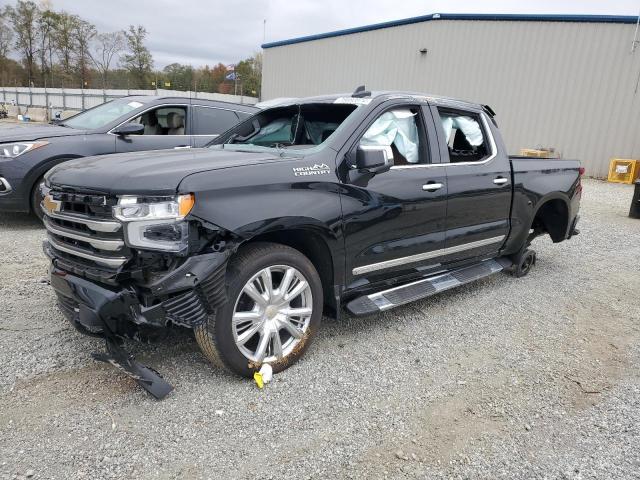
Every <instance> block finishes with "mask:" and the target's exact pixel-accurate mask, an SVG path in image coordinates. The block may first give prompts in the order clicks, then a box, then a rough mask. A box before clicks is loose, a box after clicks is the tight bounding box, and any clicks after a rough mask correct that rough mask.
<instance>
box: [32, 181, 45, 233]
mask: <svg viewBox="0 0 640 480" xmlns="http://www.w3.org/2000/svg"><path fill="white" fill-rule="evenodd" d="M43 182H44V176H42V177H40V178H38V180H36V183H35V184H34V185H33V188H32V189H31V199H30V201H31V212H32V213H33V214H34V215H35V216H36V217H37V218H38V220H40V221H41V222H43V221H44V213H43V212H42V209H41V208H40V203H41V202H42V193H41V190H40V185H42V183H43Z"/></svg>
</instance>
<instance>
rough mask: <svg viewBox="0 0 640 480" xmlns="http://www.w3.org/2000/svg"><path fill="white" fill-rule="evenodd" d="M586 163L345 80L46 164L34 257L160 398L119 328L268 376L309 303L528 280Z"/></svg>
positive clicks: (307, 320)
mask: <svg viewBox="0 0 640 480" xmlns="http://www.w3.org/2000/svg"><path fill="white" fill-rule="evenodd" d="M582 173H583V171H582V169H581V168H580V164H579V162H578V161H575V160H557V159H554V160H545V159H533V158H518V157H509V156H508V155H507V154H506V152H505V147H504V144H503V141H502V139H501V137H500V133H499V131H498V127H497V124H496V121H495V119H494V113H493V111H492V110H491V109H490V108H489V107H487V106H482V105H477V104H471V103H466V102H461V101H457V100H452V99H447V98H440V97H433V96H428V95H424V94H414V93H401V92H394V93H390V92H384V93H371V92H367V91H364V89H362V88H360V89H358V90H357V91H356V92H354V93H353V94H347V95H334V96H324V97H315V98H307V99H296V100H291V101H290V102H289V103H285V104H281V105H278V106H276V107H273V108H269V109H265V110H263V111H261V112H259V113H257V114H255V115H253V116H252V117H249V118H248V119H246V120H245V121H243V122H241V123H240V124H238V125H237V126H235V127H233V128H232V129H231V130H229V131H227V132H225V133H224V134H222V135H221V136H220V137H218V138H217V139H216V140H214V142H213V144H212V145H210V146H209V147H208V148H201V149H192V150H189V151H154V152H140V153H128V154H116V155H109V156H108V157H107V158H103V157H93V158H89V159H84V160H82V161H81V162H74V161H71V162H66V163H64V164H62V165H60V166H59V167H56V168H55V169H53V170H52V171H51V172H50V173H49V174H48V175H47V176H46V179H45V186H44V187H43V188H44V191H43V202H42V208H43V211H44V213H45V225H46V228H47V230H48V232H47V233H48V238H47V241H45V244H44V250H45V253H46V254H47V255H48V257H49V258H50V259H51V267H50V280H51V285H52V286H53V288H54V289H55V291H56V293H57V298H58V301H59V306H60V308H61V309H62V311H63V312H64V313H65V314H66V316H67V317H68V318H69V320H70V321H71V322H72V324H73V325H74V326H75V327H76V328H78V329H79V330H80V331H81V332H84V333H88V334H93V335H99V336H102V337H105V338H106V339H107V346H108V351H107V353H106V354H103V355H102V356H101V359H102V360H107V361H111V362H112V363H116V364H118V365H119V366H121V367H122V368H124V370H125V371H127V372H128V373H130V374H131V375H133V376H134V377H135V378H137V379H138V380H139V381H140V383H141V385H143V386H145V388H147V389H148V390H150V391H152V393H154V394H155V395H156V396H159V397H161V396H163V395H164V394H166V392H167V391H168V390H170V387H166V388H164V389H163V388H161V387H157V386H158V385H159V384H161V383H162V381H161V380H159V377H157V376H155V373H153V372H152V371H150V370H148V369H146V368H145V367H143V366H142V365H140V364H138V363H136V362H135V361H134V360H133V359H132V358H131V357H128V356H127V355H126V354H125V353H124V351H123V350H122V349H121V347H120V346H121V340H122V339H123V338H125V337H128V338H145V337H148V336H150V335H153V333H154V332H158V331H163V330H158V329H166V328H168V327H172V326H174V325H180V326H184V327H189V328H192V329H193V330H194V332H195V336H196V339H197V342H198V344H199V345H200V347H201V349H202V351H203V353H204V354H205V355H206V356H207V358H209V359H210V360H211V361H213V362H215V363H219V364H222V365H223V366H226V367H227V368H229V369H230V370H232V371H233V372H235V373H237V374H240V375H243V376H250V375H252V374H253V373H254V372H255V371H256V369H258V368H260V366H261V365H262V364H263V363H268V364H270V365H271V366H272V368H273V370H274V371H276V372H277V371H280V370H283V369H285V368H287V367H289V366H290V365H291V364H293V363H294V362H295V361H296V360H298V359H299V358H300V356H301V355H302V354H303V353H304V351H305V350H306V348H307V347H308V346H309V343H310V341H311V339H312V338H313V336H314V334H315V332H316V331H317V329H318V327H319V325H320V320H321V318H322V314H323V312H325V313H330V314H333V315H340V312H341V310H342V309H346V310H347V311H349V312H350V313H351V314H353V315H368V314H373V313H376V312H380V311H384V310H387V309H390V308H393V307H396V306H398V305H402V304H405V303H407V302H411V301H414V300H417V299H420V298H424V297H426V296H429V295H432V294H435V293H438V292H440V291H443V290H446V289H449V288H452V287H455V286H458V285H461V284H464V283H467V282H470V281H473V280H476V279H479V278H482V277H484V276H487V275H490V274H493V273H496V272H498V271H501V270H509V271H511V272H512V273H514V274H515V276H522V275H525V274H526V273H527V272H528V271H529V269H530V268H531V266H532V265H533V264H534V263H535V253H534V252H533V251H532V250H530V249H529V248H528V247H529V245H530V242H531V241H532V239H533V238H534V237H536V236H538V235H542V234H548V235H550V237H551V239H552V240H553V241H554V242H561V241H563V240H566V239H568V238H571V236H572V235H575V234H576V233H577V230H576V223H577V220H578V208H579V202H580V196H581V191H582V186H581V182H580V179H581V175H582ZM145 382H146V383H145ZM156 387H157V389H156V390H155V391H154V388H156Z"/></svg>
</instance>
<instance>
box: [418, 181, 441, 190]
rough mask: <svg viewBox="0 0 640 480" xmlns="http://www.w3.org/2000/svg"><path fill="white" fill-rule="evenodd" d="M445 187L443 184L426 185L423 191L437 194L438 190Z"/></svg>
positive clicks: (423, 186)
mask: <svg viewBox="0 0 640 480" xmlns="http://www.w3.org/2000/svg"><path fill="white" fill-rule="evenodd" d="M442 187H443V185H442V184H441V183H425V184H424V185H422V190H425V191H427V192H435V191H436V190H440V189H441V188H442Z"/></svg>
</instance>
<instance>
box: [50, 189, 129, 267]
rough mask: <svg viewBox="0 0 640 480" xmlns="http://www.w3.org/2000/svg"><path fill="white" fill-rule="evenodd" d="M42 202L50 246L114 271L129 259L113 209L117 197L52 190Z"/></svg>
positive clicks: (68, 257)
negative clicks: (112, 212)
mask: <svg viewBox="0 0 640 480" xmlns="http://www.w3.org/2000/svg"><path fill="white" fill-rule="evenodd" d="M45 193H46V195H45V197H44V200H43V202H42V210H43V212H44V213H45V218H44V225H45V227H46V228H47V239H48V241H49V245H50V246H51V248H52V249H53V250H54V251H55V253H56V255H60V256H61V257H63V258H65V259H66V260H70V261H74V262H76V263H80V264H82V265H85V266H94V267H95V266H98V267H100V268H106V269H110V270H115V269H118V268H120V267H121V266H123V265H124V264H125V263H126V262H127V261H128V260H129V259H130V258H131V251H130V250H129V249H128V248H127V247H126V245H125V242H124V236H123V232H122V224H121V223H120V222H118V221H117V220H115V219H114V218H113V216H112V214H111V208H112V206H113V205H115V203H116V199H115V198H110V197H109V196H107V195H96V194H95V193H78V192H65V191H57V190H50V191H49V192H45Z"/></svg>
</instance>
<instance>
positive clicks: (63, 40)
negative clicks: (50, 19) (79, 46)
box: [54, 12, 80, 81]
mask: <svg viewBox="0 0 640 480" xmlns="http://www.w3.org/2000/svg"><path fill="white" fill-rule="evenodd" d="M57 20H58V21H57V22H56V29H55V33H54V41H55V45H56V51H57V53H58V60H59V61H60V66H61V67H62V72H63V73H64V74H65V77H66V79H67V80H68V81H70V80H71V79H72V78H73V54H74V52H75V37H74V31H75V29H76V25H77V23H78V21H79V20H80V17H78V16H76V15H70V14H68V13H67V12H60V13H58V18H57Z"/></svg>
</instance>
